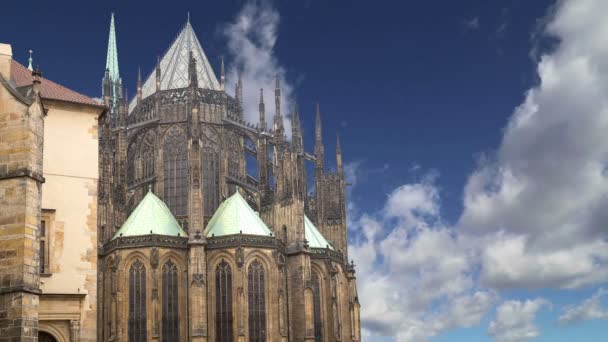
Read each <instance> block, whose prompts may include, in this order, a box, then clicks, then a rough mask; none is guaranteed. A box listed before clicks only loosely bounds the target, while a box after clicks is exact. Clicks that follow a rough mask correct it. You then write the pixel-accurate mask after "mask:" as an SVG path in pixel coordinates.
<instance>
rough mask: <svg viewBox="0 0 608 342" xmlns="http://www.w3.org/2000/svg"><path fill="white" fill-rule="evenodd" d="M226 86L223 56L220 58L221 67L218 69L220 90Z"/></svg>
mask: <svg viewBox="0 0 608 342" xmlns="http://www.w3.org/2000/svg"><path fill="white" fill-rule="evenodd" d="M225 86H226V75H225V73H224V56H222V66H221V69H220V89H221V90H222V91H224V90H225V89H224V88H225Z"/></svg>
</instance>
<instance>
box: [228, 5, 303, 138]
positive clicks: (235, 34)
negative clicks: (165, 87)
mask: <svg viewBox="0 0 608 342" xmlns="http://www.w3.org/2000/svg"><path fill="white" fill-rule="evenodd" d="M280 18H281V17H280V14H279V12H278V11H277V10H276V9H275V8H274V7H272V5H271V3H270V2H269V1H264V0H260V1H254V0H251V1H248V2H246V3H245V5H244V6H243V8H242V9H241V11H240V12H239V13H238V14H237V16H236V17H235V19H234V20H233V21H232V22H230V23H229V24H227V25H226V26H225V27H224V29H223V33H224V35H225V36H226V38H227V39H228V49H229V52H230V54H231V56H232V57H233V60H234V63H233V65H232V66H231V67H229V68H228V72H227V75H226V79H227V81H226V88H227V91H234V85H235V84H236V82H237V80H238V76H237V75H238V70H240V71H241V73H242V79H243V107H244V117H245V119H246V120H247V121H249V122H252V123H257V122H259V115H258V114H259V109H258V105H259V100H260V89H262V88H263V89H264V103H265V105H266V123H267V125H268V126H269V128H270V127H271V125H272V122H273V121H272V117H273V116H274V113H275V109H274V108H275V104H274V103H275V101H274V89H275V77H276V76H278V77H279V79H280V81H281V95H282V102H281V113H282V114H283V115H284V119H283V124H284V126H285V132H286V134H287V135H288V136H291V121H290V120H289V115H290V113H291V111H292V109H293V104H294V87H293V85H292V84H291V83H290V82H289V81H288V80H287V79H286V69H285V67H284V66H283V65H282V64H281V63H280V62H279V61H278V60H277V58H276V56H275V54H274V47H275V44H276V42H277V38H278V28H279V22H280Z"/></svg>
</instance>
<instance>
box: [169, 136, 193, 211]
mask: <svg viewBox="0 0 608 342" xmlns="http://www.w3.org/2000/svg"><path fill="white" fill-rule="evenodd" d="M163 159H164V173H165V179H164V183H165V196H164V200H165V203H167V205H168V206H169V208H170V209H171V211H172V212H173V214H174V215H175V216H184V215H187V213H188V212H187V210H188V156H187V151H186V134H185V133H184V131H183V130H182V129H181V128H179V127H176V126H174V127H172V128H170V129H169V132H167V135H166V137H165V141H164V145H163Z"/></svg>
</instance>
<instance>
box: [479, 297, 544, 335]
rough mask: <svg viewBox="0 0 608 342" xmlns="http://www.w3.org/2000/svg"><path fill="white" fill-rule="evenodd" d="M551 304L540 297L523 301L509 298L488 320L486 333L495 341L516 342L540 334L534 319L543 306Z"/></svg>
mask: <svg viewBox="0 0 608 342" xmlns="http://www.w3.org/2000/svg"><path fill="white" fill-rule="evenodd" d="M550 306H551V304H550V303H549V302H548V301H546V300H544V299H542V298H537V299H534V300H526V301H525V302H522V301H517V300H510V301H506V302H504V303H502V304H501V305H500V306H499V307H498V308H497V309H496V317H494V319H493V320H492V321H491V322H490V326H489V328H488V334H489V335H490V336H492V337H493V338H494V340H495V341H496V342H518V341H524V340H529V339H532V338H535V337H537V336H538V335H539V334H540V331H539V329H538V327H537V326H536V325H535V323H534V320H535V318H536V314H537V313H538V312H539V311H540V310H541V309H542V308H543V307H550Z"/></svg>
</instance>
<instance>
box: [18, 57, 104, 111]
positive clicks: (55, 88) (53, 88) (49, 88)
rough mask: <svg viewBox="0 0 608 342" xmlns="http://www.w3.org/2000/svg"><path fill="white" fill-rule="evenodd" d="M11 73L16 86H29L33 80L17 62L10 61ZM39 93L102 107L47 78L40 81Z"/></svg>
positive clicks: (43, 95) (26, 69)
mask: <svg viewBox="0 0 608 342" xmlns="http://www.w3.org/2000/svg"><path fill="white" fill-rule="evenodd" d="M11 74H12V78H13V81H14V82H15V84H16V86H17V87H24V86H30V85H31V84H32V81H33V80H34V76H32V72H31V71H30V70H29V69H28V68H26V67H25V66H24V65H21V64H19V62H17V61H15V60H12V61H11ZM40 95H41V97H42V98H43V99H49V100H59V101H66V102H72V103H78V104H84V105H90V106H94V107H104V105H103V104H102V103H100V102H97V101H95V100H93V99H92V98H90V97H88V96H85V95H82V94H80V93H77V92H75V91H73V90H71V89H69V88H66V87H64V86H62V85H60V84H57V83H55V82H53V81H51V80H49V79H47V78H43V79H42V81H41V82H40Z"/></svg>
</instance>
